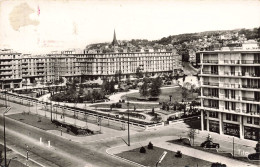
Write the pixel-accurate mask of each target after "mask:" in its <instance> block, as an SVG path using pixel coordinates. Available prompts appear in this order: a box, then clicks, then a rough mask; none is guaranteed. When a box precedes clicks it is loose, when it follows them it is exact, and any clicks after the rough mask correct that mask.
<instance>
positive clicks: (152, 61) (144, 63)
mask: <svg viewBox="0 0 260 167" xmlns="http://www.w3.org/2000/svg"><path fill="white" fill-rule="evenodd" d="M75 56H76V57H77V62H78V64H79V67H80V71H81V74H82V75H86V76H94V77H113V76H114V75H115V74H116V73H121V74H122V76H123V77H126V76H130V75H134V74H135V73H136V69H137V68H138V67H139V68H140V69H141V70H142V71H143V72H147V73H150V74H156V73H167V72H169V73H170V72H172V71H173V70H174V69H181V68H182V63H181V56H180V55H177V54H174V53H173V52H146V53H145V52H144V53H140V52H134V53H133V52H130V53H106V54H77V55H75Z"/></svg>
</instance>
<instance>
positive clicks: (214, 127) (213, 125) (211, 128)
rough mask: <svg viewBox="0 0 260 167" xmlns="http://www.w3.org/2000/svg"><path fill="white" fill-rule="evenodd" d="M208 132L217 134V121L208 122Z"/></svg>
mask: <svg viewBox="0 0 260 167" xmlns="http://www.w3.org/2000/svg"><path fill="white" fill-rule="evenodd" d="M209 131H210V132H216V133H219V122H218V121H212V120H210V121H209Z"/></svg>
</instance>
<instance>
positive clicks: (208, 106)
mask: <svg viewBox="0 0 260 167" xmlns="http://www.w3.org/2000/svg"><path fill="white" fill-rule="evenodd" d="M199 54H200V65H201V67H202V68H201V73H200V75H199V76H200V77H201V96H200V99H201V127H202V130H207V131H211V132H216V133H219V134H225V135H231V136H237V137H239V138H242V139H250V140H259V139H260V123H259V122H260V121H259V119H260V49H259V47H258V46H257V45H253V47H252V45H251V44H250V45H247V44H243V46H242V47H240V48H231V49H230V48H224V49H222V50H219V51H202V52H199Z"/></svg>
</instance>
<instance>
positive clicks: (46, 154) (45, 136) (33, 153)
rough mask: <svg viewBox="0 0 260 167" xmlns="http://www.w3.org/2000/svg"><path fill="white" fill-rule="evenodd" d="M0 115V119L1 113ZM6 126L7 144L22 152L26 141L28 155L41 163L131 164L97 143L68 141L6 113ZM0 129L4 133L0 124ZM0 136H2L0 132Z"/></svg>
mask: <svg viewBox="0 0 260 167" xmlns="http://www.w3.org/2000/svg"><path fill="white" fill-rule="evenodd" d="M0 117H1V118H0V119H1V120H2V115H1V116H0ZM1 122H2V121H1ZM6 127H7V128H6V132H7V135H6V137H7V145H8V146H11V147H12V148H16V149H17V150H19V152H21V153H22V152H24V154H25V153H26V145H28V146H29V150H30V151H29V158H33V159H34V160H35V161H37V162H39V163H40V164H43V165H44V166H62V167H66V166H70V167H84V166H102V167H103V166H134V165H132V164H130V163H128V162H125V161H122V160H120V159H116V158H113V157H111V156H110V155H108V154H106V152H101V151H99V150H97V149H96V147H90V145H89V146H88V145H83V144H79V143H75V142H71V141H69V140H67V139H64V138H61V137H59V136H56V135H53V134H51V133H48V132H46V131H44V130H41V129H38V128H34V127H32V126H30V125H27V124H23V123H20V122H18V121H15V120H13V119H10V118H8V117H6ZM0 133H1V134H3V127H2V126H1V128H0ZM40 137H42V141H43V143H44V144H40V143H39V139H40ZM2 140H3V136H2V135H1V141H2ZM47 141H50V142H51V147H50V148H49V147H48V146H47ZM122 143H123V142H122ZM97 147H98V146H97ZM93 148H94V149H93Z"/></svg>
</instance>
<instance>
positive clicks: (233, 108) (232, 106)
mask: <svg viewBox="0 0 260 167" xmlns="http://www.w3.org/2000/svg"><path fill="white" fill-rule="evenodd" d="M231 109H232V110H236V103H235V102H231Z"/></svg>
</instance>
